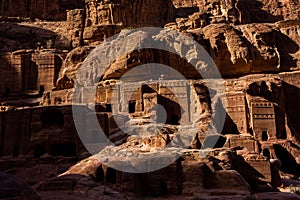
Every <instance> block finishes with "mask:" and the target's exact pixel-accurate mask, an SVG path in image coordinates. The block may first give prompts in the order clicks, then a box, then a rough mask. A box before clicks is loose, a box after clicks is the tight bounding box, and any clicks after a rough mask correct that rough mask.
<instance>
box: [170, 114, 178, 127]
mask: <svg viewBox="0 0 300 200" xmlns="http://www.w3.org/2000/svg"><path fill="white" fill-rule="evenodd" d="M171 124H172V125H179V116H178V115H172V116H171Z"/></svg>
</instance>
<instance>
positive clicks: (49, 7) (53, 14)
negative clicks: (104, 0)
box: [0, 0, 84, 21]
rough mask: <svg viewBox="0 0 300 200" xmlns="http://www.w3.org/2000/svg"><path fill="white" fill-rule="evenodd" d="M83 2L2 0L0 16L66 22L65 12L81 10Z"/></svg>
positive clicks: (78, 0) (69, 0)
mask: <svg viewBox="0 0 300 200" xmlns="http://www.w3.org/2000/svg"><path fill="white" fill-rule="evenodd" d="M83 7H84V1H83V0H75V1H74V0H67V1H63V0H55V1H51V2H50V1H34V0H29V1H28V0H20V1H18V0H16V1H15V0H13V1H9V0H3V1H1V2H0V15H2V16H9V17H29V18H33V19H34V18H39V19H44V20H56V21H58V20H66V16H67V15H66V10H68V9H75V8H83Z"/></svg>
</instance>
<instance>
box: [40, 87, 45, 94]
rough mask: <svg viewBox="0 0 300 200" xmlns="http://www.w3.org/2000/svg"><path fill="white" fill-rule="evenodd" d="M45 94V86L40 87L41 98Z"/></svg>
mask: <svg viewBox="0 0 300 200" xmlns="http://www.w3.org/2000/svg"><path fill="white" fill-rule="evenodd" d="M44 92H45V86H43V85H40V89H39V94H40V96H42V95H43V94H44Z"/></svg>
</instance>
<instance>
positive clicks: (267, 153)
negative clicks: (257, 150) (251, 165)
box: [263, 149, 271, 159]
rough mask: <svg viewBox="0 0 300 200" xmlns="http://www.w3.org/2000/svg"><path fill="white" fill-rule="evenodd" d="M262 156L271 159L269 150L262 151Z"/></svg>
mask: <svg viewBox="0 0 300 200" xmlns="http://www.w3.org/2000/svg"><path fill="white" fill-rule="evenodd" d="M263 156H265V157H267V158H268V159H271V154H270V151H269V149H264V150H263Z"/></svg>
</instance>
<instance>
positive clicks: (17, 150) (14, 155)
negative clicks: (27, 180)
mask: <svg viewBox="0 0 300 200" xmlns="http://www.w3.org/2000/svg"><path fill="white" fill-rule="evenodd" d="M12 154H13V157H18V156H19V147H18V146H14V147H13V152H12Z"/></svg>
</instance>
